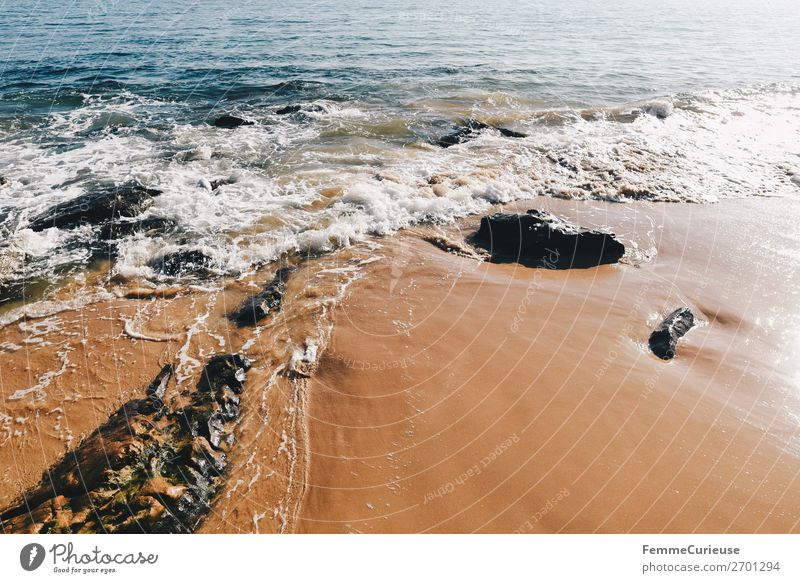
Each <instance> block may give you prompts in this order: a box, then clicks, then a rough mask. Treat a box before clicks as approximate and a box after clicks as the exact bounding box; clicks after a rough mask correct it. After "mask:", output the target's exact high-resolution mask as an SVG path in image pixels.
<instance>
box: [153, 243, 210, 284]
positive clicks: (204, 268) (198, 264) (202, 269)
mask: <svg viewBox="0 0 800 583" xmlns="http://www.w3.org/2000/svg"><path fill="white" fill-rule="evenodd" d="M213 263H214V260H213V259H212V258H211V257H209V256H208V255H206V254H205V253H204V252H203V251H201V250H200V249H182V250H180V251H174V252H172V253H166V254H164V255H162V256H160V257H156V258H155V259H153V260H152V261H151V262H150V267H152V268H153V270H154V271H156V272H157V273H160V274H161V275H168V276H170V277H178V276H181V275H190V274H191V275H200V276H207V275H208V274H209V271H210V267H211V266H212V265H213Z"/></svg>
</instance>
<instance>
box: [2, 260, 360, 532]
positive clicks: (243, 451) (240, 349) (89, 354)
mask: <svg viewBox="0 0 800 583" xmlns="http://www.w3.org/2000/svg"><path fill="white" fill-rule="evenodd" d="M361 260H363V257H362V256H360V255H359V252H358V249H357V248H354V249H351V250H345V251H343V252H340V253H338V254H336V255H331V256H327V257H322V258H318V259H316V260H311V261H308V262H306V264H304V265H301V266H300V267H299V268H298V269H297V270H296V272H295V273H294V274H293V277H292V279H291V280H290V281H289V284H288V288H287V290H286V293H285V294H284V298H283V310H282V311H281V312H280V313H279V314H278V315H277V316H274V317H269V318H267V319H265V320H264V321H263V322H261V323H259V325H258V326H256V327H245V328H238V327H237V326H235V325H233V324H232V323H231V322H230V321H229V320H228V318H227V314H228V313H230V312H232V311H233V310H234V309H235V308H237V307H238V306H239V305H240V304H241V303H242V301H243V300H244V299H245V298H246V297H247V296H248V295H251V294H253V293H257V292H258V291H259V290H260V289H261V286H263V285H264V283H265V282H268V281H269V280H270V279H271V277H272V274H273V269H272V267H267V268H265V269H263V270H261V271H260V272H258V273H255V274H253V275H252V276H251V277H248V278H245V279H243V280H241V281H227V282H226V281H222V282H217V283H215V284H214V285H212V286H207V287H202V286H200V287H198V286H195V287H193V288H192V287H187V288H183V289H178V290H176V289H172V288H167V289H166V290H165V291H161V292H156V293H150V292H147V290H146V288H144V287H143V286H142V285H137V284H135V283H130V284H126V285H124V286H115V285H113V284H112V285H111V286H109V289H110V290H111V291H112V292H114V293H109V291H100V292H99V293H100V294H104V295H105V296H108V297H106V298H105V299H101V300H100V301H95V302H93V303H91V304H89V305H86V306H81V307H75V308H74V309H66V310H59V311H56V312H54V313H52V314H50V315H47V316H45V317H37V318H22V319H20V320H11V321H9V320H10V316H11V313H9V312H6V313H4V314H2V317H5V318H6V320H7V321H8V323H7V324H6V325H5V326H4V327H3V328H2V329H0V350H2V360H0V397H2V400H1V401H0V405H1V406H2V407H1V408H0V466H1V467H2V468H3V471H2V477H3V480H2V482H3V487H2V488H0V508H6V507H8V506H9V505H11V504H12V503H13V502H14V501H15V500H17V499H18V497H19V496H20V494H22V493H23V492H25V491H27V490H29V489H30V488H32V487H33V486H34V485H35V484H36V483H38V482H39V480H40V479H41V477H42V473H43V472H45V471H46V470H47V469H48V468H50V467H51V466H52V465H53V464H54V463H55V462H56V461H58V460H59V459H61V458H62V457H63V456H64V455H65V454H66V453H68V452H69V451H71V450H72V449H73V448H75V447H76V446H78V444H79V443H81V440H82V439H83V438H85V437H86V436H88V435H89V434H90V433H91V432H92V431H93V430H94V429H95V428H97V427H99V426H101V425H102V424H103V423H105V422H106V421H107V420H108V418H109V416H110V415H111V414H112V413H113V412H114V411H116V410H117V409H118V408H119V407H120V405H122V404H123V403H125V402H127V401H128V400H130V399H136V398H138V399H141V398H143V397H144V391H145V388H146V387H147V386H148V384H149V383H150V382H151V380H152V379H153V378H154V377H155V376H156V374H157V373H158V372H159V370H160V369H161V367H162V366H164V365H165V364H172V365H173V366H175V368H176V376H177V383H176V384H175V385H174V386H170V387H169V388H168V390H167V393H166V398H165V402H167V403H168V404H173V403H177V402H180V401H181V398H182V397H183V396H184V395H185V394H186V392H187V391H189V390H190V389H191V388H192V387H194V386H195V385H196V383H197V381H198V378H199V375H200V372H201V369H202V366H203V365H204V364H205V363H206V362H207V361H208V359H209V358H210V357H211V356H213V355H214V354H224V353H232V352H235V353H241V354H244V355H246V356H247V357H248V358H249V359H250V360H252V362H253V367H252V368H251V369H250V371H249V373H248V376H247V381H246V383H245V389H244V393H243V395H242V419H241V421H240V423H239V424H238V426H237V428H236V443H235V447H234V448H233V449H232V451H231V452H230V453H229V460H230V468H231V469H230V472H229V475H228V476H227V482H226V484H225V487H224V489H223V490H222V492H221V494H220V495H218V496H217V498H216V499H215V501H214V504H213V507H212V509H211V512H210V514H209V515H208V516H207V517H206V518H205V520H204V521H203V523H202V525H201V528H200V531H201V532H233V533H236V532H266V533H276V532H291V531H292V530H293V529H294V518H295V516H296V515H297V511H298V504H299V502H300V500H301V499H302V492H303V484H304V482H305V478H304V476H305V471H306V467H307V460H306V458H305V457H304V456H305V452H306V450H307V448H306V446H305V439H306V436H305V427H306V426H305V423H304V415H305V405H304V398H305V386H306V383H307V378H308V375H310V374H311V373H312V372H313V371H312V369H313V365H314V363H315V357H314V358H311V356H312V355H315V346H316V345H317V344H319V345H320V346H321V347H322V346H324V344H325V341H326V335H327V333H328V331H329V323H328V320H327V316H326V314H327V311H328V309H329V306H330V305H331V303H332V302H333V301H334V300H335V299H336V298H337V297H338V296H339V295H340V294H341V293H342V292H343V290H344V288H345V286H346V285H347V284H348V282H349V281H350V279H351V278H352V277H353V274H354V273H356V269H355V267H354V266H355V265H357V263H358V262H359V261H361ZM92 293H93V294H94V295H95V296H97V292H95V291H94V290H90V289H88V286H86V287H84V288H82V289H78V288H76V289H65V290H62V291H61V293H60V294H59V295H60V298H59V299H60V300H67V301H74V300H75V298H76V297H79V296H80V295H82V294H83V295H87V294H92ZM53 303H54V304H55V303H57V302H53ZM98 463H103V460H102V459H99V460H98Z"/></svg>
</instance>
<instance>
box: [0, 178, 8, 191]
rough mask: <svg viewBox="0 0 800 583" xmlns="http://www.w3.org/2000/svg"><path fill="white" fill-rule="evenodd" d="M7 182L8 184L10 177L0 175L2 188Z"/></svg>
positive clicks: (0, 186)
mask: <svg viewBox="0 0 800 583" xmlns="http://www.w3.org/2000/svg"><path fill="white" fill-rule="evenodd" d="M6 184H8V178H6V177H5V176H0V188H3V187H4V186H5V185H6Z"/></svg>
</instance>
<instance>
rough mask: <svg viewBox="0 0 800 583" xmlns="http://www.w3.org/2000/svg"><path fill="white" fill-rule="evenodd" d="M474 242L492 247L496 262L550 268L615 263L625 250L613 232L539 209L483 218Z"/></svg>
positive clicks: (584, 266)
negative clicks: (584, 225) (589, 227)
mask: <svg viewBox="0 0 800 583" xmlns="http://www.w3.org/2000/svg"><path fill="white" fill-rule="evenodd" d="M473 242H474V243H475V244H476V245H478V246H479V247H482V248H484V249H486V250H487V251H489V253H490V254H491V259H492V261H494V262H497V263H507V262H514V261H516V262H519V263H522V264H523V265H527V266H529V267H547V268H551V269H574V268H579V269H585V268H589V267H596V266H598V265H602V264H607V263H616V262H618V261H619V260H620V259H621V258H622V256H623V255H624V254H625V246H624V245H623V244H622V243H620V242H619V241H618V240H617V239H616V237H614V235H613V234H610V233H604V232H602V231H594V230H588V229H582V228H580V227H576V226H574V225H571V224H569V223H567V222H565V221H563V220H561V219H559V218H558V217H556V216H554V215H552V214H550V213H548V212H545V211H541V210H538V209H531V210H529V211H528V212H527V213H525V214H506V213H497V214H494V215H489V216H486V217H483V218H481V225H480V228H479V229H478V232H477V233H476V234H475V235H474V236H473Z"/></svg>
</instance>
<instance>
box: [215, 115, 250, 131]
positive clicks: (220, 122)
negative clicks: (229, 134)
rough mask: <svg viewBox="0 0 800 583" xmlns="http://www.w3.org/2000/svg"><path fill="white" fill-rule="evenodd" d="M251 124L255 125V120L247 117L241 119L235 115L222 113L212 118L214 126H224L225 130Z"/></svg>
mask: <svg viewBox="0 0 800 583" xmlns="http://www.w3.org/2000/svg"><path fill="white" fill-rule="evenodd" d="M251 125H255V122H254V121H250V120H248V119H242V118H241V117H236V116H235V115H223V116H220V117H218V118H217V119H215V120H214V126H215V127H218V128H224V129H226V130H233V129H236V128H238V127H240V126H251Z"/></svg>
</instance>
